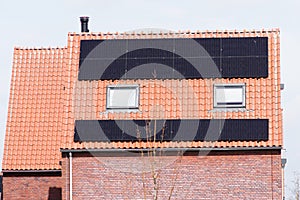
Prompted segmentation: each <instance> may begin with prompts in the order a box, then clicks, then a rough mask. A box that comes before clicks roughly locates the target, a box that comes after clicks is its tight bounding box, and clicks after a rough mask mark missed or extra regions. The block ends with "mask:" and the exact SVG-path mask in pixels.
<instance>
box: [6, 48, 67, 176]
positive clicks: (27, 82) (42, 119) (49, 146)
mask: <svg viewBox="0 0 300 200" xmlns="http://www.w3.org/2000/svg"><path fill="white" fill-rule="evenodd" d="M66 50H67V49H66V48H57V49H20V48H15V50H14V62H13V69H12V77H11V86H10V99H9V107H8V117H7V128H6V137H5V145H4V157H3V167H2V168H3V170H5V169H11V170H20V169H59V168H60V165H59V160H60V157H61V156H60V154H59V148H60V146H61V142H62V140H61V135H62V126H63V124H62V120H63V119H64V112H63V109H64V107H63V105H64V103H63V102H64V93H65V92H64V82H65V76H64V71H65V70H64V65H63V64H64V60H65V56H66V52H67V51H66Z"/></svg>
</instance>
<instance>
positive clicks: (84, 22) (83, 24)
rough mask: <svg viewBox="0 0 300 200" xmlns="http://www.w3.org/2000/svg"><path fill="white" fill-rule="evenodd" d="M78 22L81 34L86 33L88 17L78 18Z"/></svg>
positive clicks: (87, 30)
mask: <svg viewBox="0 0 300 200" xmlns="http://www.w3.org/2000/svg"><path fill="white" fill-rule="evenodd" d="M80 22H81V32H82V33H88V32H89V29H88V23H89V17H86V16H83V17H80Z"/></svg>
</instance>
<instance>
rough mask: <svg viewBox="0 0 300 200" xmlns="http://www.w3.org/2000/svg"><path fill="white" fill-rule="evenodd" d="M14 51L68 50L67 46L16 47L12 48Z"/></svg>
mask: <svg viewBox="0 0 300 200" xmlns="http://www.w3.org/2000/svg"><path fill="white" fill-rule="evenodd" d="M14 49H15V50H31V51H32V50H64V49H68V47H67V46H65V47H21V46H16V47H14Z"/></svg>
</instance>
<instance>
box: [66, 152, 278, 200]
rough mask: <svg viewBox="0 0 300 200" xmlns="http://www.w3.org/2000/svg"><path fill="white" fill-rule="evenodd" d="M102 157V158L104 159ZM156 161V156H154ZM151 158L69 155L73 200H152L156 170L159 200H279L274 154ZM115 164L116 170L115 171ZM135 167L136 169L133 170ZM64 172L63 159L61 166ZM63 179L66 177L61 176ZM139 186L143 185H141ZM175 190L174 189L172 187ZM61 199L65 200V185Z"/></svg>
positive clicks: (219, 153) (276, 153)
mask: <svg viewBox="0 0 300 200" xmlns="http://www.w3.org/2000/svg"><path fill="white" fill-rule="evenodd" d="M105 155H106V156H105ZM158 157H159V156H158ZM159 158H161V159H162V160H161V161H162V162H160V161H158V160H157V161H156V164H153V163H154V162H153V161H152V162H150V163H151V164H149V162H148V161H149V159H153V157H146V156H144V157H143V158H142V157H140V155H139V154H138V153H135V154H134V155H133V154H131V155H129V156H124V155H123V156H120V155H118V154H115V155H108V156H107V153H105V154H103V155H102V156H100V157H95V156H91V155H88V154H83V153H81V154H79V153H77V154H73V162H72V163H73V173H72V174H73V199H153V187H154V184H153V180H154V179H153V178H152V177H153V174H152V170H150V172H143V171H145V169H146V167H147V166H149V165H150V166H154V168H155V169H160V170H159V177H158V179H157V180H158V197H159V198H158V199H168V196H169V194H170V191H171V190H172V188H173V192H172V198H171V199H260V200H263V199H266V200H270V199H281V166H280V162H281V156H280V152H279V151H240V152H236V151H227V152H213V153H210V155H208V156H207V155H206V156H205V155H204V156H203V155H200V156H199V155H198V154H195V153H186V155H184V156H181V157H177V158H178V159H177V160H175V159H174V158H176V157H174V156H164V157H159ZM116 166H117V167H116ZM137 168H138V170H136V169H137ZM63 169H65V172H68V159H67V158H65V162H64V165H63ZM64 176H65V180H67V179H68V174H67V173H65V174H64ZM143 185H144V186H143ZM173 186H174V187H173ZM64 189H65V191H63V199H65V198H66V199H68V195H69V194H68V191H69V188H68V185H65V188H64Z"/></svg>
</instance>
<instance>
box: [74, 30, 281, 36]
mask: <svg viewBox="0 0 300 200" xmlns="http://www.w3.org/2000/svg"><path fill="white" fill-rule="evenodd" d="M276 32H280V28H270V29H264V28H262V29H252V30H246V29H243V30H237V29H234V30H226V29H225V30H218V29H216V30H211V31H210V30H205V31H200V30H196V31H191V30H178V31H171V30H170V31H167V30H164V31H163V30H161V31H159V32H158V31H156V32H155V31H154V32H152V31H151V32H144V31H143V30H140V31H127V32H121V33H120V32H114V33H113V32H109V31H108V32H87V33H77V32H69V33H68V36H75V35H77V36H78V35H95V36H97V35H98V36H107V35H109V36H123V35H125V36H136V35H177V36H178V35H186V34H238V33H276Z"/></svg>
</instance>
